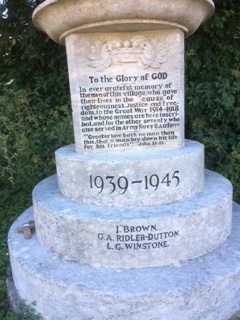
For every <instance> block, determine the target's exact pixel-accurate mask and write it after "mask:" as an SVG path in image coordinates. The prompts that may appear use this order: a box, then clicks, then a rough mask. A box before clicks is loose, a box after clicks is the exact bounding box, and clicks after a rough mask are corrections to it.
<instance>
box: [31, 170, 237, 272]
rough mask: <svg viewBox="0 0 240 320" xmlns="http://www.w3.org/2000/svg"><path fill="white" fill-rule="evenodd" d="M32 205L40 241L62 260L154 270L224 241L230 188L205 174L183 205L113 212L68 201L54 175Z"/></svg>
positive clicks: (229, 216)
mask: <svg viewBox="0 0 240 320" xmlns="http://www.w3.org/2000/svg"><path fill="white" fill-rule="evenodd" d="M33 206H34V219H35V224H36V230H37V237H38V240H39V241H40V243H41V244H42V245H43V246H44V247H46V248H48V249H49V250H51V251H54V252H56V253H58V254H60V255H62V256H64V257H65V258H66V259H73V260H77V261H79V262H80V263H83V264H89V265H92V266H95V267H108V268H144V267H157V266H166V265H170V264H178V263H179V262H180V261H186V260H188V259H193V258H195V257H199V256H201V255H204V254H205V253H207V252H209V251H211V250H213V249H215V248H216V247H218V246H219V245H220V244H221V243H223V242H224V241H225V240H226V238H227V237H228V236H229V234H230V231H231V219H232V212H231V210H232V186H231V183H230V182H229V181H228V180H227V179H225V178H224V177H222V176H220V175H218V174H216V173H213V172H207V173H206V177H205V185H204V188H203V189H202V191H201V192H199V193H198V194H196V195H195V196H193V197H190V198H187V199H185V200H184V201H175V202H171V203H169V204H165V205H159V206H146V207H128V208H126V207H119V208H117V207H106V206H93V205H86V204H81V203H78V202H76V201H71V200H69V199H67V198H65V197H64V196H62V195H61V194H60V193H59V192H58V190H57V179H56V176H52V177H50V178H47V179H45V180H43V181H42V182H40V183H39V184H38V185H37V186H36V187H35V189H34V190H33Z"/></svg>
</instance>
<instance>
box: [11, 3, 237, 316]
mask: <svg viewBox="0 0 240 320" xmlns="http://www.w3.org/2000/svg"><path fill="white" fill-rule="evenodd" d="M213 11H214V4H213V2H212V1H210V0H198V1H196V0H174V1H173V0H161V1H160V0H152V1H144V0H121V1H112V0H99V1H97V2H92V1H89V0H81V1H80V0H47V1H45V2H44V3H42V4H41V5H40V6H39V7H38V8H37V9H36V10H35V12H34V15H33V21H34V24H35V26H37V27H38V28H39V29H40V30H42V31H45V32H46V33H47V34H48V35H49V36H50V37H51V38H52V39H53V40H54V41H56V42H58V43H61V44H64V45H66V50H67V56H68V68H69V80H70V90H71V101H72V111H73V124H74V136H75V145H71V146H66V147H63V148H61V149H59V150H57V151H56V165H57V175H55V176H52V177H49V178H47V179H45V180H44V181H42V182H40V183H39V184H38V185H37V186H36V187H35V188H34V190H33V208H30V209H28V210H27V211H26V212H24V213H23V214H22V215H21V216H20V217H19V219H17V221H16V222H15V223H14V224H13V226H12V228H11V230H10V232H9V252H10V258H11V267H12V273H13V279H14V283H15V287H16V290H17V292H18V294H19V296H20V297H21V299H23V300H25V302H26V303H27V304H29V303H31V302H33V301H35V302H36V311H37V312H39V313H40V314H41V316H42V317H43V319H46V320H63V319H74V320H78V319H79V320H89V319H92V320H100V319H101V320H110V319H111V320H112V319H114V320H139V319H140V320H146V319H147V320H160V319H161V320H169V319H173V320H174V319H175V320H179V319H184V320H185V319H191V320H216V319H218V320H227V319H228V318H229V317H230V316H232V315H233V314H234V313H235V312H236V311H237V310H238V309H239V307H240V299H239V296H240V280H239V279H240V262H239V256H240V237H239V232H238V230H237V228H239V227H240V218H239V217H240V215H239V213H240V209H239V206H237V205H234V208H235V209H234V218H233V222H234V223H233V231H232V232H231V230H232V186H231V183H230V182H229V181H228V180H227V179H225V178H223V177H222V176H220V175H219V174H216V173H213V172H210V171H204V148H203V145H201V144H200V143H197V142H194V141H185V140H184V37H186V36H189V35H191V34H192V33H193V32H194V31H195V30H196V29H197V28H198V27H199V25H200V24H201V23H202V22H203V21H205V20H206V19H208V18H209V17H210V16H211V15H212V14H213ZM32 219H34V220H35V227H36V235H34V236H33V237H32V238H31V239H30V240H25V239H23V237H22V236H21V235H19V234H18V233H17V232H16V230H17V228H18V227H21V225H22V224H23V223H25V222H28V221H29V220H32Z"/></svg>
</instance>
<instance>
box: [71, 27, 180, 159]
mask: <svg viewBox="0 0 240 320" xmlns="http://www.w3.org/2000/svg"><path fill="white" fill-rule="evenodd" d="M66 49H67V56H68V70H69V80H70V89H71V101H72V110H73V125H74V134H75V145H76V151H77V152H81V153H83V152H84V153H96V152H106V151H119V150H121V151H124V150H126V151H132V150H144V149H147V150H148V149H162V150H171V149H177V148H181V147H183V144H184V34H183V32H182V31H180V30H178V29H175V30H164V31H161V33H160V32H156V31H152V32H135V33H131V32H128V33H107V34H104V33H103V34H100V33H97V34H77V33H75V34H71V35H69V36H68V37H67V39H66Z"/></svg>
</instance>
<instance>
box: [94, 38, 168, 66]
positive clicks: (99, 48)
mask: <svg viewBox="0 0 240 320" xmlns="http://www.w3.org/2000/svg"><path fill="white" fill-rule="evenodd" d="M167 52H168V48H167V45H166V44H162V43H161V42H160V41H159V39H158V38H157V37H154V38H153V39H151V40H149V39H147V38H146V37H144V36H141V35H139V36H134V37H133V38H131V39H130V40H124V41H123V40H122V39H120V38H117V37H115V38H110V39H108V40H106V41H104V42H102V41H100V40H96V41H95V44H94V45H90V46H89V54H88V59H89V60H90V63H89V65H90V66H92V67H93V68H95V69H96V71H103V70H104V69H105V68H108V67H110V66H111V65H112V64H121V63H141V64H142V65H143V67H144V68H145V69H147V68H148V67H152V68H155V69H158V68H160V67H161V65H162V64H163V63H164V62H166V61H167V59H166V58H165V56H166V54H167Z"/></svg>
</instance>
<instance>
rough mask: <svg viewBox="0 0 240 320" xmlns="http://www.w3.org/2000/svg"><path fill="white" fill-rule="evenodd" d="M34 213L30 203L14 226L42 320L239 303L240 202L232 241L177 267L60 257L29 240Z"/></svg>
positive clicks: (219, 313) (212, 315)
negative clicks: (26, 229) (114, 265)
mask: <svg viewBox="0 0 240 320" xmlns="http://www.w3.org/2000/svg"><path fill="white" fill-rule="evenodd" d="M31 219H32V210H27V211H26V212H25V213H24V214H23V215H21V216H20V217H19V218H18V219H17V220H16V221H15V223H14V224H13V226H12V228H11V230H10V233H9V251H10V257H11V266H12V272H13V278H14V283H15V286H16V288H17V291H18V293H19V294H20V296H21V297H22V299H25V300H26V302H27V303H31V302H33V301H36V302H37V304H36V311H37V312H40V313H41V314H42V316H43V319H48V320H63V319H71V320H72V319H81V320H88V319H92V320H93V319H95V320H99V319H101V320H110V319H111V320H112V319H114V320H115V319H116V320H126V319H128V320H130V319H131V320H145V319H148V320H159V319H162V320H169V319H171V320H179V319H191V320H216V319H218V320H226V319H228V318H229V317H230V316H231V315H232V314H234V313H235V312H236V311H237V310H239V309H240V259H239V256H240V233H239V228H240V208H239V206H236V205H235V206H234V219H233V231H232V234H231V236H230V237H229V238H228V239H227V241H226V242H225V243H224V244H222V245H221V246H220V247H218V248H217V249H216V250H214V251H212V252H211V253H208V254H206V255H204V256H203V257H201V258H198V259H194V260H189V261H187V262H183V263H180V264H179V266H178V267H176V266H168V267H161V268H143V269H130V270H127V269H125V270H123V269H118V270H113V269H108V268H98V269H95V268H93V267H90V266H87V265H82V264H79V263H77V262H73V261H67V260H64V259H61V258H60V257H59V256H58V255H56V254H54V253H51V252H50V251H48V250H46V249H44V247H43V246H41V245H39V243H38V241H37V239H36V236H35V235H34V236H33V237H32V238H31V239H30V240H25V239H24V238H23V236H22V235H20V234H18V233H17V232H16V229H17V228H18V227H19V226H21V225H22V224H23V223H24V222H25V221H28V220H31Z"/></svg>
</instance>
